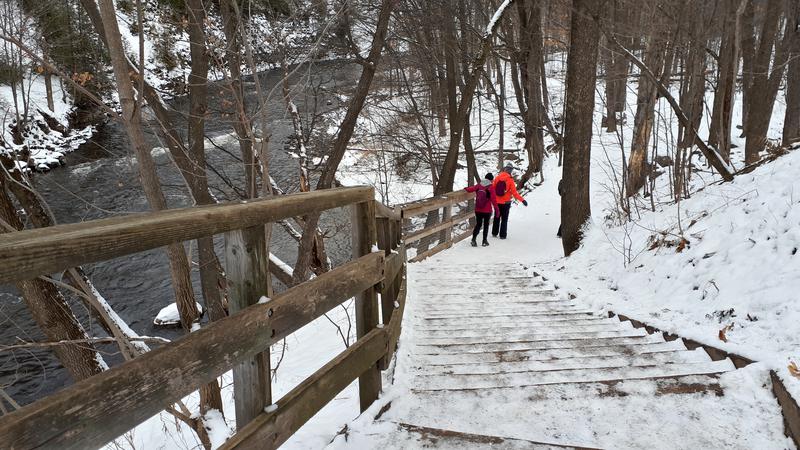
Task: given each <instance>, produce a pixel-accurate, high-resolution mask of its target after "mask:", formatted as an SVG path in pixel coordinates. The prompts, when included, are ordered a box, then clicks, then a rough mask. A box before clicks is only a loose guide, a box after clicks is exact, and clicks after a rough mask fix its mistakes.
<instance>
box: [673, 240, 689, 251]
mask: <svg viewBox="0 0 800 450" xmlns="http://www.w3.org/2000/svg"><path fill="white" fill-rule="evenodd" d="M688 244H689V241H687V240H686V238H681V242H680V243H678V248H676V249H675V252H676V253H680V252H682V251H683V250H684V249H685V248H686V246H687V245H688Z"/></svg>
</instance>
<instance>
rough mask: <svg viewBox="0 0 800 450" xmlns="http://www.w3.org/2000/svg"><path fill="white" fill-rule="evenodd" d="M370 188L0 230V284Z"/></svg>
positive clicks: (360, 194) (369, 194)
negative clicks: (12, 230) (1, 232)
mask: <svg viewBox="0 0 800 450" xmlns="http://www.w3.org/2000/svg"><path fill="white" fill-rule="evenodd" d="M373 196H374V193H373V188H371V187H350V188H339V189H324V190H320V191H314V192H308V193H300V194H290V195H282V196H278V197H272V198H269V199H263V200H253V201H247V202H244V201H243V202H235V203H224V204H219V205H211V206H198V207H193V208H181V209H170V210H165V211H158V212H150V213H142V214H130V215H125V216H119V217H111V218H108V219H100V220H93V221H89V222H82V223H75V224H68V225H57V226H54V227H47V228H38V229H33V230H25V231H18V232H14V233H4V234H2V235H0V261H3V263H2V264H0V284H2V283H10V282H13V281H17V280H24V279H30V278H35V277H37V276H39V275H45V274H50V273H55V272H60V271H62V270H64V269H67V268H70V267H76V266H79V265H82V264H87V263H92V262H97V261H104V260H107V259H111V258H115V257H118V256H123V255H128V254H131V253H136V252H140V251H144V250H149V249H152V248H156V247H161V246H164V245H168V244H173V243H176V242H183V241H189V240H193V239H197V238H200V237H204V236H211V235H214V234H218V233H223V232H226V231H231V230H237V229H241V228H248V227H252V226H255V225H260V224H264V223H268V222H275V221H278V220H282V219H287V218H290V217H296V216H301V215H304V214H308V213H311V212H318V211H323V210H327V209H331V208H337V207H341V206H346V205H349V204H352V203H356V202H360V201H364V200H371V199H372V198H373Z"/></svg>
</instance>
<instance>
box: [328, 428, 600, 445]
mask: <svg viewBox="0 0 800 450" xmlns="http://www.w3.org/2000/svg"><path fill="white" fill-rule="evenodd" d="M326 448H327V449H329V450H333V449H338V448H357V449H378V448H381V449H385V448H397V449H418V448H436V449H438V450H464V449H465V448H468V449H474V450H491V449H494V450H496V449H504V450H545V449H569V448H575V447H572V446H569V445H564V444H555V443H545V442H536V441H531V440H528V439H516V438H511V437H505V436H496V435H493V434H477V433H470V432H464V431H454V430H449V429H442V428H432V427H428V426H423V425H412V424H407V423H389V422H386V421H380V422H378V423H376V424H375V426H374V427H371V428H370V429H368V430H359V429H356V430H353V429H350V430H348V433H347V436H346V438H345V437H344V436H343V435H339V436H337V437H336V438H335V439H334V441H333V442H332V443H331V444H330V445H329V446H328V447H326ZM581 448H588V447H581Z"/></svg>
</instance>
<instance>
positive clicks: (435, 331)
mask: <svg viewBox="0 0 800 450" xmlns="http://www.w3.org/2000/svg"><path fill="white" fill-rule="evenodd" d="M625 323H627V324H628V325H627V326H626V325H624V324H625ZM632 328H633V325H630V322H614V321H610V320H609V321H605V320H604V321H595V322H594V323H588V324H581V323H578V324H575V323H571V322H551V323H538V324H535V325H519V326H517V327H511V326H481V327H480V328H478V327H475V328H461V329H452V328H451V329H441V328H425V329H417V331H419V336H424V337H426V338H432V337H452V338H461V337H469V336H485V337H487V338H492V337H496V336H516V335H521V334H528V333H531V332H537V333H539V332H541V333H567V332H573V331H574V332H584V331H615V330H630V329H632Z"/></svg>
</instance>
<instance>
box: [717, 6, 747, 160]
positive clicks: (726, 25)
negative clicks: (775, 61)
mask: <svg viewBox="0 0 800 450" xmlns="http://www.w3.org/2000/svg"><path fill="white" fill-rule="evenodd" d="M745 1H746V0H743V1H742V4H744V2H745ZM735 6H736V5H734V4H728V8H727V10H726V11H725V14H724V16H723V17H724V18H723V25H722V30H723V33H722V42H721V44H720V51H719V63H718V72H717V73H718V77H717V87H716V89H715V91H714V104H713V110H712V112H711V126H710V129H709V135H708V144H709V145H710V146H712V147H715V148H716V149H717V151H718V152H719V154H720V155H721V156H722V157H723V158H724V159H725V161H728V162H729V161H730V154H731V132H732V130H731V126H732V124H731V118H732V116H733V102H734V92H735V87H736V74H737V72H738V68H739V41H738V30H739V28H740V22H741V14H740V11H739V10H737V9H736V8H735ZM742 9H743V8H742Z"/></svg>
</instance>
